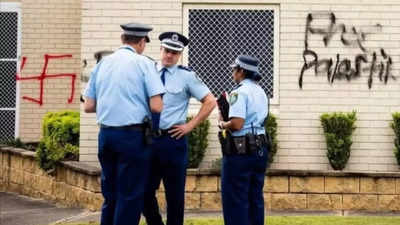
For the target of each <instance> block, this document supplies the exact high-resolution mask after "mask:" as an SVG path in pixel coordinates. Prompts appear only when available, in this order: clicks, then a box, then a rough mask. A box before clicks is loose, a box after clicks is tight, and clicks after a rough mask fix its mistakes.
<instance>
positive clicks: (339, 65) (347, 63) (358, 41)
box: [299, 13, 396, 89]
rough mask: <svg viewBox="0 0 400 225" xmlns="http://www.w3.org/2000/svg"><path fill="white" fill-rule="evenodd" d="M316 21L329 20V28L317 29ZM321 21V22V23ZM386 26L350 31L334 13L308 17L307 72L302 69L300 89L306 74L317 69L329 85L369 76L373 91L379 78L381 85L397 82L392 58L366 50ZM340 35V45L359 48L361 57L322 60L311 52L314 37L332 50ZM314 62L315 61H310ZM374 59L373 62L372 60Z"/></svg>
mask: <svg viewBox="0 0 400 225" xmlns="http://www.w3.org/2000/svg"><path fill="white" fill-rule="evenodd" d="M316 20H321V21H324V20H327V21H328V22H329V24H328V25H327V26H325V27H321V26H320V25H314V24H313V23H314V22H316ZM321 21H317V22H321ZM381 30H382V26H381V25H380V24H376V25H374V26H371V27H369V28H367V29H365V28H363V29H357V28H356V27H354V26H352V27H351V28H350V29H348V28H347V27H346V25H344V24H337V23H336V16H335V14H334V13H320V14H311V13H310V14H308V16H307V22H306V30H305V41H304V44H305V49H304V51H303V60H304V64H303V68H302V69H301V73H300V78H299V86H300V88H302V87H303V76H304V72H305V71H307V70H311V69H313V71H314V74H315V75H316V76H317V75H318V74H320V73H324V74H326V76H327V79H328V82H329V83H331V84H332V83H333V82H334V81H335V80H336V79H338V80H341V79H346V80H347V81H350V80H352V79H357V78H359V77H361V75H362V74H363V73H367V74H368V88H370V89H371V87H372V84H373V80H374V76H376V75H377V76H378V78H379V81H380V82H384V83H385V84H387V82H388V80H389V79H392V80H395V79H396V78H395V76H393V74H392V64H393V61H392V57H391V56H390V55H389V54H388V53H387V52H386V51H385V49H383V48H380V49H379V50H378V51H373V52H370V51H369V50H368V49H367V48H366V47H365V42H366V40H367V37H368V35H370V34H373V33H377V32H380V31H381ZM336 34H337V35H340V41H341V43H342V44H343V45H344V46H348V47H353V48H358V49H359V50H360V51H361V53H359V54H357V55H355V57H354V59H353V60H350V59H349V58H346V57H342V56H341V55H340V54H339V53H338V54H336V56H335V57H331V58H320V57H319V56H318V54H317V52H316V51H314V50H311V49H310V46H309V39H310V36H311V35H320V36H322V41H323V44H324V46H325V47H328V46H329V44H330V41H331V40H332V38H333V36H334V35H336ZM310 58H311V59H310ZM368 58H370V59H368Z"/></svg>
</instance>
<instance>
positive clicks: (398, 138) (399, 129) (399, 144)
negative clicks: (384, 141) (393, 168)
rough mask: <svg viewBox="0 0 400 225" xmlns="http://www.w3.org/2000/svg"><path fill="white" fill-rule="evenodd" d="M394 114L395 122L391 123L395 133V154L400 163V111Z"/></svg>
mask: <svg viewBox="0 0 400 225" xmlns="http://www.w3.org/2000/svg"><path fill="white" fill-rule="evenodd" d="M392 116H393V122H392V123H391V126H392V128H393V131H394V134H395V139H394V146H395V149H394V155H395V156H396V159H397V164H399V165H400V112H397V113H393V114H392Z"/></svg>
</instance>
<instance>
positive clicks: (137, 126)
mask: <svg viewBox="0 0 400 225" xmlns="http://www.w3.org/2000/svg"><path fill="white" fill-rule="evenodd" d="M100 128H105V129H113V130H136V131H143V130H144V128H145V126H144V124H142V123H139V124H131V125H125V126H118V127H114V126H107V125H104V124H100Z"/></svg>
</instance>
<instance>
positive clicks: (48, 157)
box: [36, 111, 80, 171]
mask: <svg viewBox="0 0 400 225" xmlns="http://www.w3.org/2000/svg"><path fill="white" fill-rule="evenodd" d="M79 120H80V119H79V112H72V111H64V112H57V113H52V112H49V113H47V114H46V115H45V116H44V117H43V124H42V135H43V138H42V139H41V140H40V143H39V146H38V148H37V150H36V156H37V159H38V160H39V166H40V167H41V168H42V169H44V170H46V171H48V170H52V169H54V167H55V165H56V163H57V162H59V161H61V160H78V157H79Z"/></svg>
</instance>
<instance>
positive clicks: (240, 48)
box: [188, 9, 274, 98]
mask: <svg viewBox="0 0 400 225" xmlns="http://www.w3.org/2000/svg"><path fill="white" fill-rule="evenodd" d="M189 39H190V44H189V54H188V61H189V63H188V64H189V66H190V67H191V68H192V69H193V70H195V71H196V73H197V74H198V75H199V76H200V77H201V79H202V80H203V81H204V82H205V83H206V84H207V86H208V87H209V88H210V90H211V91H212V92H213V93H214V94H215V95H219V94H220V93H222V92H223V91H230V90H231V89H232V88H233V86H234V83H233V82H232V69H231V68H230V67H229V65H230V64H232V63H233V61H234V60H235V58H236V57H237V56H238V55H239V54H247V55H251V56H254V57H257V58H258V59H259V60H260V65H261V66H260V71H261V74H262V77H263V79H262V80H261V81H260V83H259V84H260V85H261V86H262V87H263V88H264V90H265V92H266V93H267V94H268V96H269V97H270V98H272V97H273V88H274V84H273V81H274V78H273V75H274V60H273V59H274V10H247V9H243V10H242V9H189Z"/></svg>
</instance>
